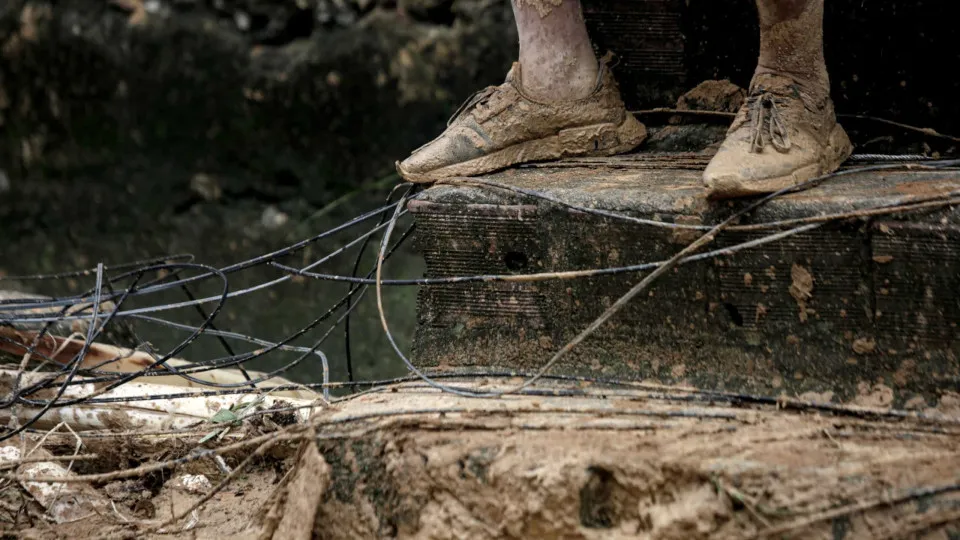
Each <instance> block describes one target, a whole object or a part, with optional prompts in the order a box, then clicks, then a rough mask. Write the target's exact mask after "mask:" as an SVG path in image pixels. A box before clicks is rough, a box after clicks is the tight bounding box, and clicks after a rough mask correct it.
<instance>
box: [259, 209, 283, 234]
mask: <svg viewBox="0 0 960 540" xmlns="http://www.w3.org/2000/svg"><path fill="white" fill-rule="evenodd" d="M288 221H290V216H288V215H287V213H286V212H282V211H280V210H279V209H277V207H276V206H268V207H266V208H265V209H264V210H263V215H261V216H260V223H261V224H262V225H263V227H264V228H265V229H269V230H274V229H279V228H280V227H283V226H284V225H286V224H287V222H288Z"/></svg>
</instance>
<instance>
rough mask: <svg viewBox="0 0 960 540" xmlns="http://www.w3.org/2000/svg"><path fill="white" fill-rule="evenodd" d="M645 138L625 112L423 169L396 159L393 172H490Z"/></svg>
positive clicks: (415, 176) (607, 150) (608, 151)
mask: <svg viewBox="0 0 960 540" xmlns="http://www.w3.org/2000/svg"><path fill="white" fill-rule="evenodd" d="M646 138H647V128H646V127H644V125H643V124H642V123H640V121H639V120H637V119H636V118H635V117H634V116H633V115H632V114H629V113H628V114H627V117H626V119H625V120H624V121H623V123H621V124H620V125H617V124H594V125H591V126H583V127H576V128H569V129H564V130H561V131H559V132H557V134H556V135H551V136H549V137H544V138H542V139H534V140H531V141H524V142H522V143H517V144H515V145H513V146H508V147H506V148H503V149H500V150H497V151H496V152H493V153H490V154H487V155H485V156H481V157H478V158H475V159H471V160H469V161H464V162H463V163H455V164H453V165H447V166H446V167H441V168H439V169H434V170H432V171H428V172H424V173H416V172H411V171H405V170H404V169H403V166H402V165H401V163H400V162H399V161H398V162H397V172H398V173H399V174H400V176H401V177H403V179H404V180H406V181H408V182H414V183H418V184H427V183H431V182H436V181H437V180H442V179H444V178H453V177H458V176H477V175H481V174H486V173H491V172H494V171H499V170H501V169H505V168H507V167H511V166H513V165H519V164H521V163H530V162H533V161H552V160H556V159H560V158H565V157H584V156H613V155H616V154H622V153H624V152H629V151H630V150H633V149H634V148H636V147H637V146H640V144H641V143H643V141H644V140H645V139H646Z"/></svg>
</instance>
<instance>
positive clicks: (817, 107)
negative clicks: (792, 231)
mask: <svg viewBox="0 0 960 540" xmlns="http://www.w3.org/2000/svg"><path fill="white" fill-rule="evenodd" d="M823 3H824V0H757V9H758V11H759V12H760V58H759V60H758V62H757V70H756V73H755V74H754V76H753V81H751V83H750V98H749V99H748V100H747V103H746V104H744V106H743V107H742V108H741V109H740V112H739V113H738V114H737V117H736V118H735V119H734V121H733V124H732V125H731V126H730V131H729V132H728V133H727V138H726V140H724V142H723V144H722V145H721V146H720V149H719V151H718V152H717V155H716V156H714V158H713V159H712V160H711V161H710V164H709V165H708V166H707V170H706V171H704V173H703V179H704V183H705V184H706V186H707V194H708V196H710V197H713V198H729V197H742V196H748V195H760V194H765V193H772V192H775V191H779V190H781V189H785V188H789V187H793V186H796V185H798V184H804V183H805V182H806V181H808V180H810V179H812V178H814V177H817V176H820V175H823V174H827V173H830V172H833V171H835V170H836V169H837V168H838V167H839V166H840V164H841V163H843V161H844V160H846V159H847V157H848V156H849V155H850V152H851V151H852V146H851V144H850V139H849V138H848V137H847V134H846V132H844V130H843V128H842V127H840V125H839V124H837V117H836V114H835V113H834V110H833V102H832V101H831V100H830V81H829V78H828V77H827V67H826V63H825V62H824V58H823Z"/></svg>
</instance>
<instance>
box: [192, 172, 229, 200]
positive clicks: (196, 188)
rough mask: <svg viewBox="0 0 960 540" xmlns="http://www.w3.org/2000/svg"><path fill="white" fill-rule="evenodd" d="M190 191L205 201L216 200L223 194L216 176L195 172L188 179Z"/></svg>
mask: <svg viewBox="0 0 960 540" xmlns="http://www.w3.org/2000/svg"><path fill="white" fill-rule="evenodd" d="M190 191H192V192H194V193H196V194H197V195H199V196H200V197H201V198H202V199H203V200H205V201H217V200H220V197H222V196H223V190H222V189H221V188H220V182H218V181H217V178H216V177H214V176H210V175H208V174H204V173H197V174H195V175H193V178H191V179H190Z"/></svg>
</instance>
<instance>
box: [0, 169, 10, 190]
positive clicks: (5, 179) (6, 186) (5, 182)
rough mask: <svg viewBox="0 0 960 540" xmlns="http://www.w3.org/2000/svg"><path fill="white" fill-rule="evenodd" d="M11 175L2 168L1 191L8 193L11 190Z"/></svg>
mask: <svg viewBox="0 0 960 540" xmlns="http://www.w3.org/2000/svg"><path fill="white" fill-rule="evenodd" d="M10 187H11V184H10V177H9V176H7V173H6V171H4V170H3V169H0V193H6V192H8V191H10Z"/></svg>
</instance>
